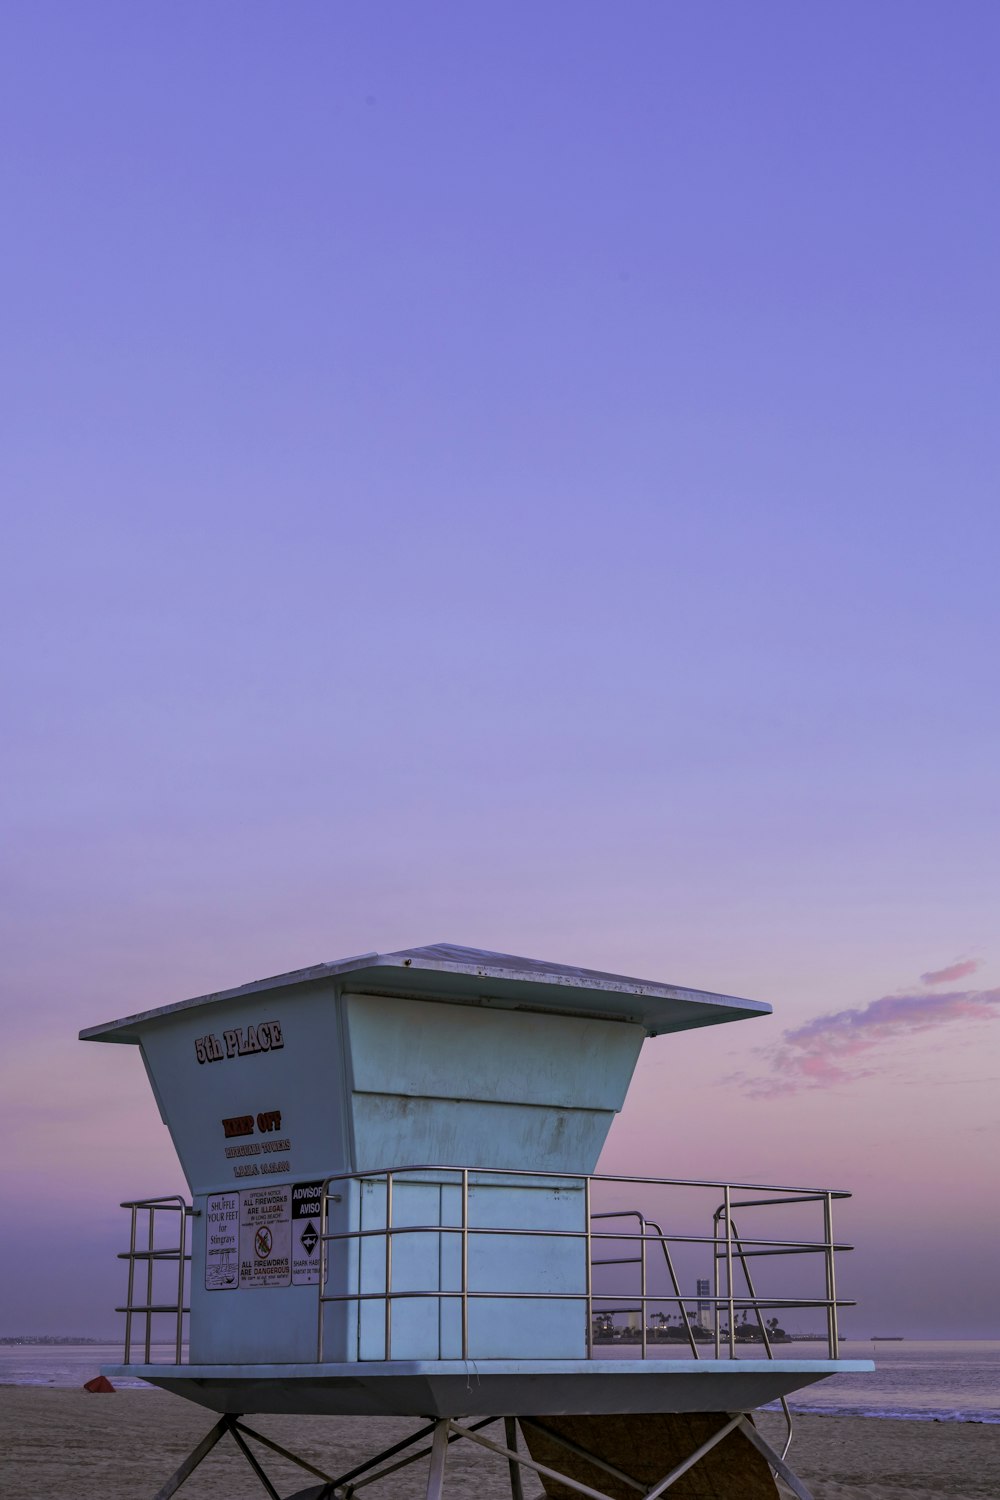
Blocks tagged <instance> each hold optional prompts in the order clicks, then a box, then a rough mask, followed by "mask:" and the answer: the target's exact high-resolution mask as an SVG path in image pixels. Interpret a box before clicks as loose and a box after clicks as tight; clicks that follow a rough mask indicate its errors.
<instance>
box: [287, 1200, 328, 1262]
mask: <svg viewBox="0 0 1000 1500" xmlns="http://www.w3.org/2000/svg"><path fill="white" fill-rule="evenodd" d="M322 1206H323V1184H322V1182H297V1183H296V1184H295V1185H294V1187H293V1188H292V1281H293V1283H294V1284H295V1286H316V1284H317V1283H318V1281H319V1266H320V1251H321V1250H322V1246H321V1245H320V1242H319V1235H320V1224H321V1222H322V1219H321V1210H322Z"/></svg>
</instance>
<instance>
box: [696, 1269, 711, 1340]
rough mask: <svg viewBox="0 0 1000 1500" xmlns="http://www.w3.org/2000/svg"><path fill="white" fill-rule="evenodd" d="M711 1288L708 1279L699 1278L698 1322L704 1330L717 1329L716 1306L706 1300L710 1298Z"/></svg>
mask: <svg viewBox="0 0 1000 1500" xmlns="http://www.w3.org/2000/svg"><path fill="white" fill-rule="evenodd" d="M711 1295H712V1293H711V1287H710V1285H709V1281H708V1277H707V1276H706V1277H704V1278H702V1277H699V1278H698V1322H699V1323H700V1324H701V1326H702V1328H714V1327H715V1305H714V1303H711V1302H708V1301H706V1300H705V1299H706V1298H708V1297H710V1296H711Z"/></svg>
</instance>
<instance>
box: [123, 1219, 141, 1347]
mask: <svg viewBox="0 0 1000 1500" xmlns="http://www.w3.org/2000/svg"><path fill="white" fill-rule="evenodd" d="M123 1207H124V1205H123ZM131 1207H132V1225H131V1233H130V1235H129V1245H128V1291H127V1292H126V1294H125V1363H126V1364H131V1362H132V1303H133V1299H134V1297H135V1229H136V1222H135V1221H136V1214H137V1213H138V1209H137V1208H136V1206H135V1204H134V1203H133V1204H132V1205H131Z"/></svg>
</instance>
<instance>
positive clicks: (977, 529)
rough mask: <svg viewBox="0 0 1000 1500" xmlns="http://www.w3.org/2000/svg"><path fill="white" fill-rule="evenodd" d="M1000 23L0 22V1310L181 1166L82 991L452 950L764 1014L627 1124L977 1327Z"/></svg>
mask: <svg viewBox="0 0 1000 1500" xmlns="http://www.w3.org/2000/svg"><path fill="white" fill-rule="evenodd" d="M998 45H1000V12H998V11H997V8H996V6H995V5H993V4H988V3H975V0H967V3H965V4H963V5H962V6H961V7H959V8H957V9H956V8H944V7H942V6H940V5H937V4H934V5H931V4H923V3H919V0H910V3H906V4H904V3H903V0H896V3H891V4H890V3H885V0H881V3H879V0H876V3H872V0H864V3H850V0H847V3H840V4H837V5H836V6H833V5H827V6H802V5H800V4H798V3H787V4H778V3H766V0H762V3H759V4H756V5H753V6H748V5H745V4H742V3H740V4H735V3H729V4H726V3H718V4H714V5H712V6H703V5H696V4H689V5H686V6H685V5H680V4H677V5H664V4H662V3H639V0H634V3H631V4H629V5H628V6H626V7H614V6H609V5H606V4H601V5H597V4H590V3H578V4H574V5H573V6H572V7H570V6H568V5H557V4H554V3H544V4H537V5H536V4H531V5H529V4H527V3H511V4H506V5H498V4H492V3H484V4H477V5H474V6H470V5H468V4H460V3H454V4H442V3H436V0H428V3H424V4H421V5H410V4H400V3H381V4H379V5H378V6H362V5H346V4H329V3H326V0H324V3H309V0H300V3H297V4H296V5H294V6H285V5H278V4H263V3H259V0H258V3H250V4H248V3H245V0H240V3H238V4H237V3H225V0H219V3H217V4H213V5H212V6H210V7H205V6H202V5H195V4H193V3H179V4H177V3H175V4H170V5H167V4H162V3H161V4H159V5H152V6H136V5H134V4H132V3H120V4H116V3H111V0H103V3H101V4H100V5H97V6H81V5H79V4H78V3H76V0H73V3H69V0H66V3H46V0H32V3H30V4H29V3H27V0H25V3H14V4H10V5H8V6H6V7H5V9H4V13H3V16H2V18H0V140H2V142H3V146H2V163H0V189H2V203H3V220H4V233H3V236H2V239H0V265H2V276H3V282H2V285H3V307H4V313H3V325H4V340H3V342H4V352H5V358H4V360H3V364H2V380H3V393H2V406H0V410H2V424H3V440H2V443H0V473H2V479H3V492H4V494H5V496H6V497H7V500H8V506H7V514H6V520H5V523H4V532H3V547H2V549H0V570H2V580H3V583H2V594H0V598H2V607H3V614H4V629H3V633H2V652H3V674H4V679H3V703H4V707H5V710H6V712H5V715H4V718H5V730H4V733H3V736H2V744H0V756H2V787H3V799H4V806H5V817H4V830H3V848H4V873H5V889H4V897H3V903H2V910H3V923H4V934H3V953H4V995H3V1006H4V1015H3V1036H4V1046H3V1049H2V1050H0V1115H2V1128H3V1131H4V1139H5V1141H6V1143H7V1149H6V1150H5V1152H4V1167H3V1171H4V1175H5V1177H6V1178H7V1179H8V1183H7V1190H6V1195H5V1196H6V1200H7V1202H8V1203H13V1204H15V1205H17V1213H16V1217H15V1220H14V1227H13V1230H11V1227H10V1221H8V1233H7V1234H6V1236H5V1249H4V1256H5V1262H6V1263H7V1265H8V1266H10V1267H11V1269H10V1270H8V1271H7V1272H6V1274H5V1276H4V1277H3V1278H2V1281H3V1286H2V1297H3V1298H4V1299H5V1301H4V1302H0V1332H19V1331H41V1330H48V1329H51V1330H59V1331H63V1330H66V1331H74V1330H79V1331H83V1332H101V1331H103V1330H104V1329H107V1328H110V1327H112V1326H113V1318H112V1316H111V1315H110V1314H109V1313H108V1310H107V1309H108V1308H109V1307H110V1306H111V1305H112V1304H113V1302H114V1301H115V1300H117V1299H118V1297H119V1296H120V1287H119V1285H118V1277H119V1269H120V1268H119V1266H118V1265H117V1263H116V1262H115V1261H114V1260H113V1257H112V1252H113V1250H115V1249H118V1248H120V1246H119V1240H120V1237H121V1228H120V1226H119V1224H118V1217H119V1214H118V1210H117V1209H116V1207H115V1205H116V1204H117V1202H118V1199H119V1198H120V1197H123V1196H126V1195H128V1194H133V1193H146V1192H155V1191H171V1190H173V1188H174V1187H175V1185H176V1184H177V1182H178V1174H177V1170H176V1167H175V1165H174V1163H173V1158H172V1152H171V1151H170V1149H169V1147H168V1146H167V1144H166V1141H165V1136H164V1132H163V1131H162V1127H161V1126H160V1124H159V1120H158V1117H157V1115H156V1110H155V1107H154V1105H153V1103H152V1100H151V1097H150V1096H149V1093H148V1088H147V1085H146V1082H145V1079H144V1077H143V1076H142V1073H141V1068H140V1066H139V1061H138V1058H137V1057H136V1055H135V1054H134V1052H133V1051H132V1050H131V1049H115V1048H108V1049H102V1048H97V1047H91V1048H85V1047H83V1046H81V1045H80V1044H78V1043H77V1042H76V1041H75V1040H74V1038H75V1033H76V1031H77V1029H78V1028H79V1027H80V1026H82V1025H89V1024H93V1023H95V1022H98V1021H101V1020H105V1019H109V1018H111V1017H113V1016H117V1015H122V1014H125V1013H127V1012H130V1011H134V1010H137V1009H141V1008H143V1007H146V1006H151V1005H156V1004H164V1003H169V1002H171V1001H173V1000H177V999H181V998H183V997H185V996H187V995H190V994H196V993H200V992H204V991H206V990H211V989H213V988H216V987H219V986H223V985H226V984H236V983H239V982H242V981H244V980H248V979H250V978H253V977H256V976H260V975H263V974H267V973H275V972H280V971H282V970H285V969H289V968H293V967H297V966H300V965H303V964H306V963H310V962H314V961H317V960H321V959H324V958H334V957H338V956H341V955H343V954H347V953H353V952H358V951H361V950H364V949H367V948H376V947H381V948H394V947H400V946H404V945H408V944H413V943H422V942H432V941H436V940H448V941H452V942H457V943H468V944H474V945H480V946H484V947H491V948H498V949H505V950H508V951H512V952H520V953H526V954H529V955H534V956H538V957H545V958H553V959H559V960H565V961H568V962H571V963H580V964H590V965H593V966H596V967H601V968H606V969H612V970H619V971H622V972H626V973H637V974H640V975H646V976H648V977H652V978H660V979H666V980H671V981H675V982H679V983H688V984H692V985H695V986H699V987H703V988H708V989H721V990H727V991H731V992H735V993H737V994H745V995H749V996H751V997H754V998H757V999H766V1000H770V1001H771V1002H772V1003H773V1004H774V1006H775V1011H776V1014H775V1016H774V1018H773V1019H772V1020H770V1021H767V1022H755V1023H753V1026H752V1027H749V1026H748V1027H743V1026H740V1027H734V1028H731V1029H729V1030H722V1031H718V1030H716V1031H712V1032H708V1033H706V1034H704V1035H700V1036H686V1037H681V1038H676V1039H673V1040H669V1039H668V1040H664V1041H661V1042H659V1043H657V1044H653V1045H652V1046H651V1047H650V1048H649V1049H648V1053H647V1055H646V1056H645V1057H644V1059H643V1062H642V1064H641V1066H640V1072H639V1075H638V1079H637V1082H636V1085H635V1089H634V1091H633V1094H632V1096H631V1097H630V1100H629V1103H628V1106H627V1108H626V1111H625V1113H624V1114H623V1116H622V1117H621V1119H620V1121H619V1122H618V1123H617V1125H616V1127H615V1129H614V1132H613V1134H612V1138H611V1142H610V1143H609V1146H608V1149H607V1152H606V1154H605V1165H607V1166H609V1167H611V1166H613V1167H615V1168H618V1169H624V1170H635V1171H649V1172H659V1173H662V1174H664V1175H675V1174H677V1175H690V1176H698V1175H702V1174H718V1175H728V1176H734V1177H735V1176H744V1175H745V1176H749V1177H752V1178H753V1177H756V1178H761V1179H771V1180H775V1181H778V1182H782V1181H793V1180H796V1179H802V1180H806V1181H809V1182H819V1183H829V1184H830V1185H834V1186H844V1187H848V1188H851V1189H854V1191H855V1192H856V1194H857V1197H856V1200H855V1202H854V1204H853V1205H851V1206H850V1207H849V1208H848V1210H847V1211H846V1212H845V1219H847V1220H848V1222H847V1223H846V1224H845V1232H846V1231H847V1230H849V1232H850V1235H851V1236H852V1237H853V1238H854V1239H855V1241H856V1242H857V1243H858V1245H859V1250H858V1252H857V1254H856V1256H855V1258H854V1261H853V1264H852V1265H851V1266H850V1269H849V1274H848V1276H847V1281H848V1287H847V1290H848V1291H849V1292H851V1293H853V1294H854V1295H857V1296H858V1297H860V1298H861V1299H862V1300H863V1304H864V1305H863V1307H862V1309H861V1311H860V1312H859V1313H858V1314H857V1315H856V1317H855V1319H854V1323H853V1327H854V1328H856V1330H857V1332H859V1333H861V1334H868V1333H870V1332H872V1331H878V1332H903V1333H907V1334H918V1333H928V1334H934V1333H937V1334H942V1335H963V1334H964V1335H969V1336H971V1335H975V1334H976V1333H983V1334H987V1333H992V1334H994V1335H995V1334H997V1333H998V1332H1000V1328H998V1325H997V1322H996V1318H997V1313H996V1308H997V1305H998V1299H997V1289H998V1284H997V1269H996V1264H997V1263H996V1208H995V1202H994V1200H995V1196H996V1194H995V1190H990V1187H989V1184H990V1183H992V1184H993V1185H994V1189H995V1183H996V1154H997V1146H996V1139H997V1127H998V1118H997V1116H998V1106H997V1102H996V1100H997V1097H998V1093H997V1090H996V1086H995V1082H991V1075H994V1076H995V1073H996V1066H995V1059H996V1056H997V1042H998V1038H1000V1030H998V1016H1000V1004H998V998H1000V991H998V989H997V986H998V985H1000V948H998V943H997V937H996V921H997V894H998V874H1000V868H998V867H1000V839H998V827H997V812H998V806H997V804H998V777H997V766H998V764H1000V745H998V739H1000V735H998V730H1000V696H998V684H997V662H998V614H1000V610H998V590H997V556H998V546H1000V523H998V507H997V494H996V475H997V472H998V456H1000V454H998V449H1000V424H998V423H997V420H996V411H997V397H998V356H997V350H998V337H1000V326H998V325H1000V295H998V286H1000V282H998V276H997V266H998V264H1000V243H998V240H1000V207H998V203H1000V199H998V193H997V188H998V172H997V160H998V148H1000V139H998V136H1000V118H998V111H997V103H996V92H995V62H996V56H997V49H998ZM12 1142H13V1143H14V1148H13V1149H12V1146H11V1143H12ZM69 1253H72V1259H73V1267H74V1271H73V1274H72V1275H69V1274H67V1265H68V1260H67V1256H68V1254H69ZM848 1324H849V1327H850V1326H852V1325H851V1319H850V1318H848ZM876 1324H877V1325H879V1326H878V1327H875V1326H874V1325H876Z"/></svg>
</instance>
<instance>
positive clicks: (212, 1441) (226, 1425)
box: [153, 1417, 235, 1500]
mask: <svg viewBox="0 0 1000 1500" xmlns="http://www.w3.org/2000/svg"><path fill="white" fill-rule="evenodd" d="M234 1420H235V1419H234V1418H233V1417H220V1419H219V1420H218V1422H216V1424H215V1426H214V1427H213V1428H212V1430H211V1432H206V1434H205V1436H204V1437H203V1438H202V1440H201V1442H200V1443H199V1444H198V1446H197V1448H193V1449H192V1450H191V1452H190V1453H189V1454H188V1456H187V1458H186V1459H185V1460H184V1462H183V1463H182V1464H181V1466H180V1468H179V1469H178V1470H177V1471H176V1473H174V1474H172V1475H171V1476H170V1478H169V1479H168V1480H167V1482H166V1484H164V1485H162V1486H161V1487H160V1488H159V1489H158V1490H157V1492H156V1494H155V1495H154V1497H153V1500H170V1497H171V1495H176V1493H177V1491H178V1490H179V1489H180V1487H181V1485H182V1484H183V1483H184V1481H185V1480H186V1479H190V1477H191V1475H192V1474H193V1473H194V1471H195V1469H196V1468H197V1467H198V1465H199V1464H200V1463H201V1461H202V1459H203V1458H205V1457H207V1455H208V1454H209V1453H211V1451H212V1449H213V1448H214V1447H215V1445H216V1443H217V1442H218V1441H219V1439H220V1438H222V1437H225V1435H226V1433H227V1432H228V1431H229V1429H230V1427H231V1426H232V1424H233V1421H234Z"/></svg>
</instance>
